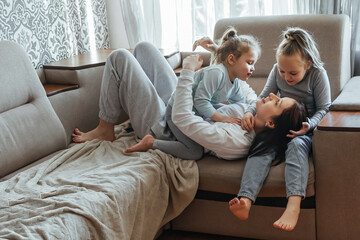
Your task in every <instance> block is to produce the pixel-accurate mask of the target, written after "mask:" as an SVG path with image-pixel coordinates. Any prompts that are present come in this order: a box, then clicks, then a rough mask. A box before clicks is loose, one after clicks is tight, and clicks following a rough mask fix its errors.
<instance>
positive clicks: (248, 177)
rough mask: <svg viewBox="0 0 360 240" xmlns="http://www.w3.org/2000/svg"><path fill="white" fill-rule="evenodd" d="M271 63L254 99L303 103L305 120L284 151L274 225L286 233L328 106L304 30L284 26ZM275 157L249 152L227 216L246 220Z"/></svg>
mask: <svg viewBox="0 0 360 240" xmlns="http://www.w3.org/2000/svg"><path fill="white" fill-rule="evenodd" d="M276 59H277V63H276V64H275V65H274V67H273V69H272V70H271V73H270V75H269V77H268V80H267V82H266V85H265V87H264V89H263V91H262V92H261V94H260V96H259V97H260V98H261V97H265V96H268V95H269V93H279V94H280V97H291V98H295V99H298V100H301V101H302V102H303V103H304V104H305V105H306V107H307V110H308V115H309V117H310V118H308V119H307V121H306V122H303V123H302V128H301V129H300V130H299V131H294V130H291V131H290V132H289V133H288V135H287V136H288V138H289V143H288V144H287V148H286V151H285V164H286V166H285V182H286V193H287V197H288V203H287V206H286V209H285V212H284V213H283V215H282V216H281V217H280V218H279V219H278V220H277V221H275V222H274V224H273V226H274V227H276V228H280V229H283V230H287V231H291V230H293V229H294V228H295V225H296V223H297V220H298V217H299V214H300V203H301V200H302V199H304V198H305V195H306V194H305V192H306V187H307V180H308V174H309V165H308V156H309V154H310V151H311V147H312V131H313V129H314V128H315V127H316V126H317V125H318V123H319V122H320V120H321V119H322V118H323V117H324V116H325V114H326V112H327V111H328V109H329V106H330V103H331V100H330V85H329V79H328V76H327V73H326V71H325V69H324V68H323V63H322V62H321V60H320V54H319V51H318V49H317V47H316V43H315V41H314V39H313V37H312V36H311V35H310V34H309V33H308V32H307V31H305V30H304V29H301V28H289V29H287V31H285V32H284V33H283V40H282V42H281V43H280V45H279V47H278V48H277V52H276ZM255 112H256V108H255V106H251V107H249V108H248V109H247V112H246V113H245V116H244V118H243V119H242V122H241V126H242V127H243V129H246V130H247V131H251V130H252V129H253V127H254V121H255V120H254V114H255ZM291 139H292V140H291ZM290 140H291V141H290ZM262 145H264V144H262ZM260 149H261V145H260ZM275 156H276V153H274V152H264V151H262V152H260V153H259V152H258V153H257V154H252V155H251V154H250V156H249V158H248V160H247V162H246V167H245V170H244V173H243V177H242V181H241V188H240V191H239V193H238V197H241V198H240V199H238V198H234V199H233V200H231V201H230V202H229V205H230V210H231V212H232V213H233V214H234V215H235V216H237V217H238V218H240V219H242V220H245V219H247V218H248V214H249V211H250V207H251V205H252V203H253V202H254V201H255V199H256V197H257V195H258V193H259V191H260V189H261V187H262V185H263V182H264V180H265V178H266V176H267V174H268V172H269V169H270V167H271V165H272V161H273V160H274V159H275Z"/></svg>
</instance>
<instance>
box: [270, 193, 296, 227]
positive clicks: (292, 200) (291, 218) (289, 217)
mask: <svg viewBox="0 0 360 240" xmlns="http://www.w3.org/2000/svg"><path fill="white" fill-rule="evenodd" d="M300 203H301V196H290V197H289V199H288V204H287V206H286V209H285V211H284V213H283V214H282V216H281V217H280V218H279V220H277V221H276V222H274V224H273V226H274V227H276V228H280V229H282V230H285V231H292V230H293V229H294V228H295V226H296V223H297V221H298V219H299V214H300Z"/></svg>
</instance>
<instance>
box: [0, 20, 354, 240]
mask: <svg viewBox="0 0 360 240" xmlns="http://www.w3.org/2000/svg"><path fill="white" fill-rule="evenodd" d="M230 25H231V26H234V27H236V28H237V29H238V31H239V33H243V34H253V35H254V36H256V37H257V38H259V40H260V41H261V43H262V49H263V53H262V57H261V59H260V60H259V61H258V63H257V65H256V72H255V74H254V75H253V76H252V77H251V79H250V80H249V84H250V85H252V86H253V88H254V89H255V91H256V92H257V93H260V91H261V89H262V87H263V86H264V83H265V81H266V77H267V75H268V73H269V72H270V69H271V67H272V65H273V64H274V63H275V57H274V49H275V48H276V46H277V44H278V43H279V40H280V39H279V37H280V34H281V31H283V30H284V29H286V27H288V26H299V27H303V28H305V29H307V30H309V31H310V32H312V33H313V35H314V36H315V39H316V41H317V42H318V44H319V49H320V53H321V56H322V59H323V61H324V62H325V68H326V69H327V71H328V75H329V79H330V85H331V95H332V100H335V101H334V104H333V106H332V108H333V109H334V110H347V111H349V110H351V111H359V109H360V108H359V106H360V105H359V104H360V101H359V98H358V97H357V98H356V89H359V87H360V84H359V82H360V79H359V77H354V78H351V72H350V32H349V31H350V29H349V20H348V18H347V17H345V16H342V15H336V16H329V15H315V16H275V17H245V18H231V19H223V20H220V21H218V22H217V24H216V26H215V34H214V39H215V40H218V39H219V37H220V36H221V35H222V33H223V31H224V30H225V29H226V28H227V27H228V26H230ZM0 50H1V56H0V68H1V69H0V71H1V72H2V73H6V74H3V75H2V77H1V78H0V80H1V88H0V126H1V129H0V160H1V162H0V177H1V179H0V186H1V187H2V186H3V185H1V184H2V183H4V182H7V180H8V179H10V180H12V182H14V181H15V180H16V181H18V180H19V181H20V180H21V176H23V175H21V174H22V173H23V172H25V171H27V169H30V170H31V169H33V168H36V167H38V166H41V163H46V162H47V161H48V160H49V159H51V158H52V157H53V156H55V155H57V154H59V153H63V152H64V151H66V149H67V148H69V147H72V146H73V145H74V144H71V139H70V135H71V133H72V130H73V129H74V128H75V127H79V128H80V129H82V130H85V131H86V130H89V129H92V128H93V127H95V126H96V125H97V122H98V117H97V112H98V99H99V89H100V84H101V76H102V72H103V64H104V62H103V61H100V62H101V64H98V63H95V64H92V65H87V66H85V67H84V66H79V67H75V68H72V67H70V68H66V69H63V68H61V67H59V66H61V65H62V64H58V63H55V64H54V65H53V66H48V67H47V68H45V69H43V70H42V71H39V75H40V80H41V82H40V81H39V79H38V77H37V76H36V73H35V71H34V70H33V69H32V66H31V64H30V62H29V61H28V60H26V59H27V56H26V54H25V53H24V52H23V51H21V50H19V47H18V46H17V45H14V44H13V43H8V42H5V43H3V42H1V43H0ZM187 54H189V53H178V54H174V55H171V57H169V58H168V61H169V63H170V64H171V65H172V66H173V68H174V69H175V68H178V67H181V60H182V59H183V58H184V57H185V56H186V55H187ZM203 54H204V58H205V64H208V63H209V54H206V53H203ZM105 55H106V54H105ZM105 55H104V56H105ZM57 65H59V66H57ZM15 80H16V81H17V82H14V81H15ZM41 83H42V84H43V85H47V84H50V85H51V84H67V85H72V86H76V87H75V89H72V90H69V91H64V92H60V93H58V94H54V95H52V96H49V97H47V96H46V94H45V93H44V90H43V87H42V86H41ZM354 95H355V96H354ZM352 113H353V114H354V113H355V114H356V112H352ZM351 116H352V115H351ZM123 119H126V116H124V118H123ZM328 125H329V126H330V125H331V124H328ZM350 125H351V124H350ZM329 126H327V125H326V124H324V127H323V128H322V130H320V129H317V130H315V133H314V154H313V155H312V156H311V157H310V159H309V164H310V176H309V183H308V188H307V198H306V199H305V200H304V201H303V205H302V210H301V216H300V219H299V223H298V226H297V227H296V229H295V230H294V231H293V232H283V231H280V230H277V229H274V228H273V227H272V223H273V221H274V220H276V219H277V218H278V217H279V216H280V215H281V213H282V212H283V209H284V206H285V204H286V199H285V187H284V186H285V183H284V178H283V171H284V164H281V165H278V166H276V167H273V168H272V169H271V171H270V174H269V177H268V178H267V180H266V182H265V185H264V187H263V189H262V191H261V192H260V195H259V199H258V200H257V202H256V204H255V206H254V207H253V208H252V211H251V214H250V217H249V219H248V220H247V221H245V222H241V221H239V220H237V219H236V218H235V217H234V216H233V215H232V214H231V213H230V212H229V210H228V201H229V200H230V199H231V198H232V197H234V196H235V195H236V194H237V192H238V189H239V187H240V179H241V174H242V171H243V168H244V165H245V160H246V159H241V160H239V161H224V160H220V159H217V158H214V157H205V158H204V159H202V160H200V161H198V162H197V166H198V169H199V178H197V175H196V174H193V175H191V174H190V175H191V176H193V177H194V179H195V180H197V179H199V184H198V190H197V194H196V196H195V198H194V200H193V201H192V202H191V204H189V205H188V207H187V208H186V209H185V211H183V212H182V213H181V215H180V216H178V217H177V218H176V219H174V220H172V221H170V219H172V217H173V216H175V215H178V214H179V212H180V211H178V212H176V213H174V214H172V215H171V216H168V217H165V218H164V221H165V222H168V223H169V224H167V225H166V226H167V227H168V228H170V229H174V230H184V231H195V232H204V233H213V234H221V235H229V236H239V237H244V238H257V239H356V237H358V236H360V229H359V228H358V227H357V226H358V225H359V223H360V215H359V214H358V212H359V207H358V204H357V202H358V200H360V192H359V190H358V189H359V184H360V179H359V178H360V177H358V173H357V172H358V169H360V166H359V163H358V162H359V161H358V159H360V152H359V149H358V148H355V149H354V146H356V143H357V142H359V140H360V139H359V138H360V135H359V132H358V128H354V127H351V126H350V127H348V128H346V127H345V128H341V129H339V128H331V127H329ZM358 127H359V126H358ZM334 129H335V131H334ZM125 144H126V143H125ZM339 148H340V149H339ZM64 149H65V150H64ZM338 150H339V151H338ZM158 155H159V153H158ZM163 157H164V156H163ZM189 166H190V165H189ZM189 166H187V167H183V170H184V172H183V173H184V174H178V175H176V176H177V177H179V176H189V174H185V173H188V172H192V173H193V170H194V167H191V168H190V167H189ZM185 170H186V171H185ZM196 170H197V169H196ZM153 175H154V174H153ZM150 177H151V174H150V175H149V176H148V179H149V178H150ZM165 178H166V177H165ZM185 180H188V179H183V181H185ZM130 182H131V181H129V184H130ZM29 184H30V183H29ZM138 184H143V185H142V186H143V187H144V189H148V192H147V194H152V193H154V192H157V191H155V187H156V186H157V185H156V184H149V183H147V184H146V181H145V182H144V181H139V183H138ZM193 184H197V181H194V183H193ZM149 185H150V187H149ZM125 186H126V185H125ZM146 187H147V188H146ZM151 188H154V191H150V190H149V189H151ZM188 189H189V190H188V191H186V188H183V189H182V191H183V192H181V191H180V194H179V195H174V196H177V197H179V196H180V197H181V196H182V195H184V192H189V191H192V190H193V189H192V188H188ZM11 190H12V188H11V186H8V188H6V189H3V188H1V189H0V191H3V192H1V194H3V193H4V194H7V193H8V192H9V191H11ZM165 195H166V196H167V195H168V193H165ZM134 196H135V195H134ZM192 197H193V196H191V194H189V196H188V199H189V198H190V200H191V199H192ZM173 199H176V197H174V198H173ZM3 200H4V198H3V197H2V199H0V203H1V204H3V202H1V201H3ZM17 200H18V202H16V201H14V202H9V203H6V204H8V205H9V207H11V206H14V205H16V204H19V201H23V202H24V201H25V202H26V199H25V200H24V199H17ZM169 201H171V198H170V199H169ZM139 202H141V201H140V200H139V199H138V202H137V203H139ZM180 202H183V203H184V204H186V205H187V204H188V202H185V201H180ZM6 204H5V205H6ZM133 205H134V204H133ZM1 206H4V205H1ZM126 206H127V205H126ZM126 206H125V207H124V205H119V209H123V208H127V207H126ZM128 206H131V205H128ZM137 206H138V205H137ZM139 206H140V205H139ZM153 206H156V205H153ZM152 208H154V207H152ZM178 209H181V208H178ZM0 210H1V211H2V212H4V208H2V209H0ZM112 210H113V208H108V209H107V210H106V211H104V212H103V214H105V213H106V214H107V212H111V211H112ZM99 214H100V213H99ZM100 215H101V214H100ZM129 216H130V215H129ZM142 216H146V217H145V219H146V218H148V220H149V221H148V222H147V223H151V222H152V221H151V220H152V217H151V216H149V215H146V214H143V215H142ZM9 217H10V216H8V215H2V213H0V224H2V223H3V222H5V220H6V219H8V218H9ZM38 217H39V216H38ZM87 219H88V220H89V219H90V220H91V218H90V217H88V218H87ZM154 219H155V218H154ZM42 220H44V219H42ZM45 222H46V221H45ZM165 222H162V224H161V225H159V226H158V227H155V228H156V229H155V230H154V231H155V232H156V231H158V228H160V226H162V225H163V223H165ZM15 225H16V224H14V226H15ZM96 226H97V227H102V226H103V225H101V224H99V225H96ZM134 226H135V224H134ZM10 227H11V226H10ZM55 228H56V226H55ZM138 228H139V226H136V227H134V229H132V235H131V234H130V235H129V236H128V238H129V239H130V238H131V239H151V238H153V237H149V236H146V235H142V236H139V235H136V232H137V231H138ZM59 229H61V225H59ZM94 229H96V227H95V228H94ZM94 229H92V230H94ZM1 230H3V229H0V233H1ZM43 234H44V236H46V231H45V232H43ZM79 234H80V235H79V236H80V237H79V238H81V236H82V237H85V236H88V235H86V234H85V233H82V232H80V233H79ZM81 234H83V235H81ZM150 236H153V234H150ZM13 237H14V236H13ZM147 237H148V238H147ZM14 238H15V237H14ZM44 238H46V237H44ZM93 238H97V239H101V237H99V236H93Z"/></svg>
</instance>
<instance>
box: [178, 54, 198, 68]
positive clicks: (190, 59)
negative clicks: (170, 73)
mask: <svg viewBox="0 0 360 240" xmlns="http://www.w3.org/2000/svg"><path fill="white" fill-rule="evenodd" d="M202 64H203V58H202V56H201V55H200V54H195V55H190V56H187V57H186V58H184V60H183V64H182V65H183V69H188V70H191V71H196V70H198V69H199V68H200V67H201V66H202Z"/></svg>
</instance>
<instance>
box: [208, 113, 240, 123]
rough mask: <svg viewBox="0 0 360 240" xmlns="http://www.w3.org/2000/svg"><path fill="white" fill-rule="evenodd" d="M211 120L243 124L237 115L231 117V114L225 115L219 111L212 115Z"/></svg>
mask: <svg viewBox="0 0 360 240" xmlns="http://www.w3.org/2000/svg"><path fill="white" fill-rule="evenodd" d="M210 118H211V120H213V121H214V122H226V123H236V124H239V125H240V124H241V119H240V118H237V117H231V116H224V115H221V114H220V113H218V112H215V113H214V115H212V116H211V117H210Z"/></svg>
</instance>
